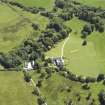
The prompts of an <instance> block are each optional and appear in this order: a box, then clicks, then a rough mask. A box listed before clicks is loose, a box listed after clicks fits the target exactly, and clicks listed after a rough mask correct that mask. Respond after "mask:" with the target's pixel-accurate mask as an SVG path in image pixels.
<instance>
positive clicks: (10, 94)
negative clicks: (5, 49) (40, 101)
mask: <svg viewBox="0 0 105 105" xmlns="http://www.w3.org/2000/svg"><path fill="white" fill-rule="evenodd" d="M31 76H32V78H33V80H34V81H35V82H37V81H38V80H39V79H40V74H37V73H36V72H31ZM0 84H2V85H0V90H1V91H0V105H7V104H8V105H37V96H34V95H33V94H32V91H33V86H32V85H31V84H30V83H26V82H25V81H24V78H23V73H22V72H15V71H11V72H10V71H0ZM81 86H82V84H81V83H78V82H74V81H71V80H67V79H65V78H64V77H62V76H60V75H59V74H58V73H54V74H52V76H51V78H49V79H47V80H46V79H44V81H43V82H42V87H41V88H40V92H41V95H42V96H43V97H44V98H46V102H47V104H48V105H64V102H67V101H69V100H70V99H72V101H73V103H74V104H75V105H78V103H79V105H83V104H84V105H87V104H88V101H87V100H86V97H87V95H88V93H89V92H92V98H94V99H95V103H96V104H95V105H99V102H98V96H97V95H98V93H99V91H100V90H101V89H104V85H102V83H98V84H90V87H91V89H90V90H83V89H82V88H81ZM67 88H70V89H71V91H70V92H67V90H66V89H67ZM76 94H80V96H81V100H80V101H79V102H78V101H77V97H76Z"/></svg>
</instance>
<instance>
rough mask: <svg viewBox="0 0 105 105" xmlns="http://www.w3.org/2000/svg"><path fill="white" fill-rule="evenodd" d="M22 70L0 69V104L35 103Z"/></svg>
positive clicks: (23, 104) (34, 104)
mask: <svg viewBox="0 0 105 105" xmlns="http://www.w3.org/2000/svg"><path fill="white" fill-rule="evenodd" d="M32 91H33V88H32V87H31V86H30V85H29V84H26V83H25V81H24V79H23V73H22V72H15V71H0V105H37V104H36V103H37V101H36V98H35V97H34V96H33V95H32Z"/></svg>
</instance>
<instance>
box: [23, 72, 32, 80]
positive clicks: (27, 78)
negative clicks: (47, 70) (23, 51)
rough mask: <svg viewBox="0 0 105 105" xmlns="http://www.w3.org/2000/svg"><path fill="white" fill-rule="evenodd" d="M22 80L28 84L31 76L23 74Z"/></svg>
mask: <svg viewBox="0 0 105 105" xmlns="http://www.w3.org/2000/svg"><path fill="white" fill-rule="evenodd" d="M24 80H25V81H26V82H30V80H31V76H30V74H29V73H27V72H24Z"/></svg>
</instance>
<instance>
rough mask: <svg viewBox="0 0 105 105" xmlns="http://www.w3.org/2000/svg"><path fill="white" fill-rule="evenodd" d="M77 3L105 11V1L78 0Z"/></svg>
mask: <svg viewBox="0 0 105 105" xmlns="http://www.w3.org/2000/svg"><path fill="white" fill-rule="evenodd" d="M77 1H78V2H80V3H82V4H85V5H89V6H94V7H101V8H103V9H105V0H77Z"/></svg>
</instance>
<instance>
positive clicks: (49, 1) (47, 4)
mask: <svg viewBox="0 0 105 105" xmlns="http://www.w3.org/2000/svg"><path fill="white" fill-rule="evenodd" d="M11 1H14V0H11ZM15 1H16V2H18V3H21V4H23V5H25V6H29V7H43V8H46V9H52V7H53V4H54V1H55V0H15Z"/></svg>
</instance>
